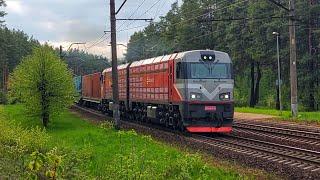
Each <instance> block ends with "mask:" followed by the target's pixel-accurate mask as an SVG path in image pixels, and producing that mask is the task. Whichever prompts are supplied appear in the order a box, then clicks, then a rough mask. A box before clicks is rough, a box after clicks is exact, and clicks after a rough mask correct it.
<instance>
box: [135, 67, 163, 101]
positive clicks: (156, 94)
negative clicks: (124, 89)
mask: <svg viewBox="0 0 320 180" xmlns="http://www.w3.org/2000/svg"><path fill="white" fill-rule="evenodd" d="M168 77H169V71H168V61H165V62H160V63H157V64H147V65H141V66H135V67H131V68H130V77H129V80H130V83H129V84H130V85H129V87H130V101H132V102H144V103H148V102H159V103H161V104H163V103H168V102H169V96H168V92H169V90H168Z"/></svg>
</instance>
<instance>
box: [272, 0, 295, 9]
mask: <svg viewBox="0 0 320 180" xmlns="http://www.w3.org/2000/svg"><path fill="white" fill-rule="evenodd" d="M268 1H270V2H271V3H273V4H275V5H277V6H278V7H280V8H282V9H284V10H286V11H290V9H288V8H287V7H285V6H284V5H282V4H281V3H279V2H277V1H275V0H268Z"/></svg>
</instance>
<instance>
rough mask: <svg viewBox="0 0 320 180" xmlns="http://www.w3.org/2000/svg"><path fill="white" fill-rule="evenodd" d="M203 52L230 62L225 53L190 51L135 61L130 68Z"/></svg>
mask: <svg viewBox="0 0 320 180" xmlns="http://www.w3.org/2000/svg"><path fill="white" fill-rule="evenodd" d="M203 51H208V52H209V51H211V52H214V53H215V54H216V55H217V56H220V57H227V58H228V60H227V61H230V58H229V55H228V54H227V53H225V52H221V51H215V50H192V51H185V52H179V53H173V54H169V55H163V56H158V57H153V58H149V59H143V60H140V61H135V62H133V63H132V64H131V65H130V67H137V66H141V65H148V64H155V63H160V62H165V61H169V60H170V59H172V58H174V57H175V59H180V58H183V57H185V56H192V55H197V54H198V53H199V52H203ZM225 60H226V59H225ZM128 66H129V63H126V64H122V65H119V66H118V70H121V69H125V68H127V67H128ZM111 71H112V68H111V67H110V68H107V69H105V70H104V71H103V73H105V72H111Z"/></svg>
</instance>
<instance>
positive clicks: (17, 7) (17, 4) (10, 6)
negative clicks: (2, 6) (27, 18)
mask: <svg viewBox="0 0 320 180" xmlns="http://www.w3.org/2000/svg"><path fill="white" fill-rule="evenodd" d="M6 4H7V7H6V9H7V11H8V13H14V14H18V15H25V14H26V13H27V10H28V8H27V7H26V6H25V5H23V4H22V2H21V1H14V0H11V1H7V2H6Z"/></svg>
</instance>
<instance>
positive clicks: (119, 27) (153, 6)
mask: <svg viewBox="0 0 320 180" xmlns="http://www.w3.org/2000/svg"><path fill="white" fill-rule="evenodd" d="M159 2H160V0H158V1H156V2H155V3H154V4H152V5H151V7H150V8H149V9H147V10H146V11H145V12H144V13H143V14H141V15H140V16H139V17H138V18H141V17H142V16H143V15H145V14H146V13H147V12H149V11H150V10H151V9H152V8H153V7H154V6H155V5H157V4H158V3H159ZM137 20H138V19H137ZM134 22H135V20H133V21H132V22H131V23H129V24H128V25H127V26H130V25H132V24H133V23H134ZM119 28H120V27H119Z"/></svg>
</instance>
